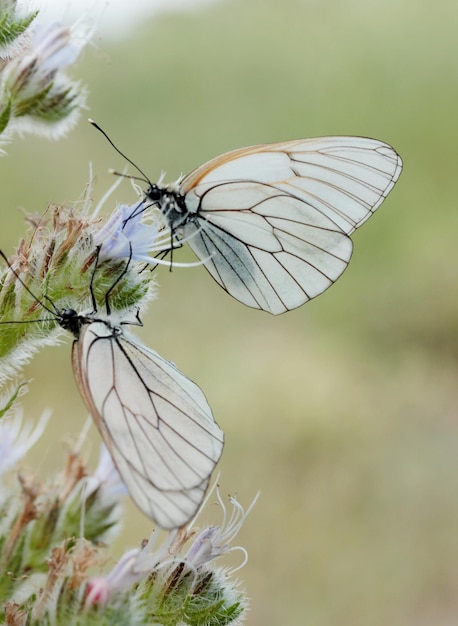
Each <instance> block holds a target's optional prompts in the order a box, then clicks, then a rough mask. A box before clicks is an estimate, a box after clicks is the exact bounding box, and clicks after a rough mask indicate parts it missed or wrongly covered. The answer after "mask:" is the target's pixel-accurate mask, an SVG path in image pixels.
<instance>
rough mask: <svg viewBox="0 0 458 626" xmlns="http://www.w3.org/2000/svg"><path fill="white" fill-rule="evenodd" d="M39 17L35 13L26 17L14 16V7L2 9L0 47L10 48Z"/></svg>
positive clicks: (0, 15)
mask: <svg viewBox="0 0 458 626" xmlns="http://www.w3.org/2000/svg"><path fill="white" fill-rule="evenodd" d="M37 15H38V11H34V12H33V13H31V14H30V15H26V16H25V17H19V16H17V15H15V14H14V7H7V8H6V9H5V8H4V9H0V46H9V45H10V44H12V43H13V42H14V41H15V40H16V39H17V38H18V37H20V36H21V35H22V34H23V33H24V32H25V31H26V30H27V28H28V27H29V26H30V24H31V23H32V22H33V20H34V19H35V18H36V16H37Z"/></svg>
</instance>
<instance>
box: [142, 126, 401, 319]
mask: <svg viewBox="0 0 458 626" xmlns="http://www.w3.org/2000/svg"><path fill="white" fill-rule="evenodd" d="M401 169H402V162H401V158H400V157H399V156H398V154H397V153H396V152H395V150H394V149H393V148H391V146H389V145H387V144H385V143H382V142H381V141H377V140H375V139H367V138H364V137H322V138H315V139H303V140H302V139H300V140H297V141H287V142H285V143H275V144H265V145H259V146H251V147H248V148H241V149H239V150H234V151H232V152H228V153H226V154H222V155H221V156H218V157H216V158H215V159H212V160H211V161H209V162H208V163H205V164H204V165H201V166H200V167H198V168H197V169H196V170H194V171H193V172H191V174H189V175H188V176H186V177H184V178H181V179H179V180H178V181H177V182H176V183H174V184H172V185H169V186H164V185H162V184H161V182H159V183H158V184H150V187H149V188H148V189H147V191H146V192H145V195H146V198H147V199H148V201H150V202H152V203H153V204H155V205H156V206H157V207H158V208H159V209H160V211H161V213H162V214H163V216H164V217H165V219H166V222H167V225H168V227H169V228H170V230H171V232H172V236H173V238H174V241H175V244H178V245H180V242H185V241H186V243H188V245H189V246H190V247H191V249H192V250H193V252H194V253H195V254H196V255H197V256H198V257H199V259H200V260H201V261H202V263H203V265H205V267H206V268H207V270H208V271H209V272H210V274H211V275H212V276H213V278H214V279H215V280H216V281H217V282H218V283H219V284H220V285H221V287H223V289H224V290H225V291H227V292H228V293H229V294H231V296H233V297H234V298H236V299H237V300H240V302H243V304H246V305H247V306H250V307H253V308H256V309H262V310H264V311H268V312H269V313H273V314H274V315H278V314H279V313H284V312H285V311H289V310H291V309H294V308H296V307H298V306H300V305H301V304H304V303H305V302H307V301H308V300H311V299H312V298H314V297H315V296H317V295H319V294H320V293H322V292H323V291H325V290H326V289H327V288H328V287H330V286H331V285H332V284H333V283H334V282H335V281H336V280H337V278H338V277H339V276H340V275H341V274H342V272H343V271H344V270H345V268H346V267H347V265H348V263H349V261H350V258H351V255H352V250H353V243H352V241H351V239H350V237H349V235H351V234H352V233H353V231H354V230H356V228H358V227H359V226H361V224H363V223H364V222H365V221H366V220H367V219H368V218H369V217H370V216H371V215H372V214H373V212H374V211H375V210H376V209H377V208H378V207H379V206H380V204H381V203H382V202H383V200H384V199H385V198H386V196H387V195H388V194H389V192H390V191H391V189H392V188H393V186H394V184H395V182H396V181H397V179H398V178H399V176H400V174H401ZM172 247H173V246H172Z"/></svg>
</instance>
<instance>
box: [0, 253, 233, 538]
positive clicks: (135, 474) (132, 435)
mask: <svg viewBox="0 0 458 626" xmlns="http://www.w3.org/2000/svg"><path fill="white" fill-rule="evenodd" d="M0 255H1V256H2V257H3V258H4V259H5V260H6V262H7V263H8V260H7V259H6V257H5V255H4V254H3V253H2V252H1V251H0ZM12 271H13V272H14V270H12ZM16 276H17V277H18V279H19V280H21V279H20V278H19V276H18V275H17V274H16ZM21 282H22V281H21ZM22 284H23V285H24V287H25V288H26V289H27V290H28V291H30V290H29V289H28V287H27V286H26V285H25V284H24V283H22ZM30 293H31V292H30ZM32 295H33V294H32ZM91 295H92V294H91ZM34 297H35V296H34ZM92 297H93V296H92ZM37 301H38V302H39V303H40V304H41V306H43V308H44V309H46V310H47V311H48V312H50V313H52V314H53V316H54V317H55V319H56V321H57V322H58V323H59V325H60V326H61V327H62V328H64V329H65V330H67V331H69V332H71V333H72V334H73V335H74V337H75V341H74V342H73V349H72V364H73V372H74V375H75V380H76V383H77V385H78V388H79V390H80V392H81V395H82V396H83V399H84V401H85V403H86V405H87V407H88V409H89V411H90V413H91V415H92V417H93V419H94V421H95V424H96V426H97V428H98V430H99V431H100V434H101V436H102V439H103V441H104V442H105V445H106V446H107V448H108V450H109V451H110V453H111V455H112V458H113V461H114V463H115V465H116V466H117V468H118V470H119V473H120V474H121V477H122V479H123V482H124V483H125V485H126V487H127V489H128V491H129V493H130V495H131V497H132V499H133V500H134V502H135V503H136V504H137V506H138V507H139V508H140V509H141V510H142V511H143V512H144V513H145V514H146V515H147V516H149V517H150V518H151V519H153V520H154V521H155V522H156V523H157V524H158V525H159V526H161V527H162V528H178V527H181V526H183V525H184V524H186V523H187V522H188V521H189V520H190V519H191V518H192V517H193V516H194V515H195V513H196V512H197V509H198V508H199V506H200V504H201V502H202V499H203V496H204V494H205V491H206V489H207V486H208V483H209V480H210V476H211V473H212V471H213V469H214V468H215V465H216V463H217V462H218V460H219V458H220V456H221V453H222V450H223V439H224V436H223V432H222V431H221V430H220V428H219V426H218V425H217V423H216V422H215V420H214V418H213V415H212V412H211V409H210V407H209V405H208V402H207V400H206V398H205V396H204V394H203V392H202V391H201V389H200V388H199V387H198V386H197V385H196V384H195V383H193V382H192V381H191V380H189V378H187V377H186V376H185V375H184V374H183V373H182V372H180V371H179V370H178V369H177V368H176V367H175V366H174V365H173V364H172V363H170V362H169V361H167V360H165V359H163V358H162V357H161V356H159V354H157V353H156V352H154V351H153V350H150V349H149V348H147V347H145V346H143V345H142V344H140V343H139V342H138V340H137V339H135V338H134V337H132V336H130V335H129V334H128V333H126V332H125V331H124V326H125V322H122V323H121V324H115V323H114V322H113V321H112V319H111V318H110V316H109V314H107V315H106V316H104V317H101V316H98V314H97V313H96V312H93V313H90V314H88V315H85V314H80V313H77V312H76V311H75V310H73V309H62V310H59V309H57V308H55V307H54V305H52V306H53V308H52V309H51V308H49V307H48V306H47V305H46V304H44V302H42V301H41V302H40V301H39V300H38V299H37ZM48 301H49V300H48ZM93 303H94V309H95V300H94V298H93ZM107 310H108V306H107ZM41 321H43V320H41Z"/></svg>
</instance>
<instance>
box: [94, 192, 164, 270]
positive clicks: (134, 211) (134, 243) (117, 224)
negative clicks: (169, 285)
mask: <svg viewBox="0 0 458 626" xmlns="http://www.w3.org/2000/svg"><path fill="white" fill-rule="evenodd" d="M144 208H146V207H143V203H142V202H137V203H136V204H131V205H130V206H128V205H126V204H121V206H119V207H118V208H117V209H116V210H115V212H114V213H113V214H112V216H111V217H110V218H109V220H108V221H107V223H106V224H105V225H104V226H103V227H102V228H101V229H100V231H99V232H98V233H97V236H96V238H95V244H96V245H100V246H101V249H100V258H111V259H117V258H130V257H131V258H132V259H133V260H134V261H145V262H146V263H150V262H151V257H150V255H149V253H150V252H151V251H153V250H154V246H155V242H156V240H157V238H158V234H159V230H158V226H157V225H156V223H155V221H153V222H151V223H149V224H147V223H145V222H144Z"/></svg>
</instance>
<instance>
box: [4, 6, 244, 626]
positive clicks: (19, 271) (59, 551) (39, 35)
mask: <svg viewBox="0 0 458 626" xmlns="http://www.w3.org/2000/svg"><path fill="white" fill-rule="evenodd" d="M87 40H88V38H87V36H86V35H85V34H84V33H83V34H81V31H80V32H78V29H77V28H67V27H64V26H62V25H60V24H48V25H46V24H42V23H40V22H39V16H38V13H37V12H27V11H25V10H24V9H21V10H19V9H18V6H17V2H16V0H0V143H2V144H4V143H6V142H7V141H9V140H11V138H12V137H13V136H14V134H21V135H22V134H23V133H24V132H25V131H31V132H35V133H39V134H44V135H45V136H48V137H51V138H57V137H60V136H61V135H62V134H63V133H65V132H66V131H67V130H68V129H69V128H71V127H72V126H73V125H74V124H75V121H76V120H77V117H78V114H79V112H80V110H81V108H82V107H84V106H85V97H86V90H85V89H84V88H83V87H82V86H81V85H80V84H79V83H77V82H75V81H73V80H70V79H69V78H68V77H67V74H66V72H67V70H68V68H69V66H70V65H71V64H72V63H73V62H74V61H75V60H76V59H77V57H78V55H79V53H80V51H81V49H82V47H83V45H84V44H85V43H86V42H87ZM115 186H116V185H115ZM91 193H92V187H91V183H90V184H89V186H88V188H87V190H86V193H85V194H84V195H83V197H82V199H81V201H80V202H78V203H76V204H75V205H74V206H72V207H63V206H60V205H56V204H52V205H50V206H49V207H48V208H47V209H46V211H45V212H44V213H43V214H42V215H41V216H39V217H37V215H35V214H33V215H28V216H27V217H26V221H27V224H28V228H29V235H28V237H27V239H25V238H24V239H22V240H21V241H20V242H19V245H18V246H17V248H16V250H15V251H14V252H13V253H12V254H11V253H9V251H7V250H4V249H3V244H2V248H0V255H1V257H2V259H0V394H2V395H1V396H0V623H5V624H8V625H15V626H26V625H27V626H34V625H38V624H40V626H41V625H43V624H45V625H46V624H50V625H51V624H52V625H55V626H59V625H65V626H73V625H75V626H76V625H83V624H84V625H89V626H90V625H91V624H98V625H99V624H107V625H109V624H117V625H122V624H126V626H127V625H135V624H139V625H143V624H162V625H163V626H186V625H189V626H210V625H212V626H219V625H226V624H234V625H236V624H239V623H241V621H242V620H243V619H244V617H245V613H246V605H247V602H246V598H245V594H244V592H243V591H242V590H241V589H240V587H239V585H238V583H237V582H234V580H233V573H234V572H235V570H230V569H227V568H224V567H221V566H220V565H219V563H218V562H217V561H218V560H219V559H220V557H222V556H224V555H225V554H226V553H227V552H230V551H233V550H240V551H241V565H243V564H244V563H245V561H246V551H245V549H244V548H237V547H234V546H233V545H232V542H233V540H234V539H235V536H236V534H237V532H238V530H239V529H240V527H241V525H242V524H243V522H244V520H245V518H246V516H247V514H248V512H249V510H250V509H251V507H250V509H248V511H246V512H245V511H244V510H243V508H242V507H241V505H240V504H239V503H238V502H237V501H236V500H235V499H234V498H231V499H230V505H229V506H230V509H231V513H229V514H228V513H227V512H226V506H225V504H224V502H223V499H222V498H221V496H220V494H219V492H218V490H217V500H218V503H219V507H220V511H221V516H222V520H221V524H220V525H219V526H215V525H212V526H208V527H206V528H205V527H204V528H200V529H199V528H197V527H196V526H195V524H196V521H195V520H193V521H191V522H190V523H189V524H188V525H186V526H184V527H182V528H179V529H178V528H175V529H172V530H170V531H167V532H166V531H161V530H159V529H155V530H153V532H152V533H151V536H150V537H149V538H144V539H139V538H132V540H131V546H130V547H129V549H128V550H127V551H126V552H125V553H124V554H123V555H122V556H121V557H120V559H119V560H118V562H117V563H115V564H114V565H113V563H112V558H111V557H110V554H109V545H110V541H111V540H112V538H113V536H114V535H115V534H116V532H117V531H118V530H119V528H120V527H121V526H122V519H123V506H122V502H123V499H124V496H125V495H126V493H127V490H126V488H125V486H124V484H123V482H122V479H121V477H120V475H119V473H118V471H117V468H116V466H115V465H114V462H113V460H112V458H111V456H110V453H109V452H108V450H107V448H105V447H104V446H102V448H101V451H100V459H99V463H98V465H97V467H96V469H95V470H94V471H91V470H90V468H89V465H88V462H87V459H86V458H85V457H84V455H83V453H82V446H83V443H82V442H83V439H84V438H81V442H79V443H77V444H75V445H74V446H72V447H71V448H69V449H66V450H65V451H64V454H63V456H64V460H63V465H62V469H61V470H60V471H59V472H57V473H56V474H55V475H53V476H51V477H48V478H46V479H43V478H42V477H39V476H38V475H37V474H36V473H35V472H34V471H31V470H29V469H27V470H26V469H24V463H25V459H26V455H27V453H28V451H29V450H30V448H31V447H32V446H33V445H34V444H35V443H36V442H37V440H38V439H39V438H40V437H41V435H42V434H43V432H44V430H45V428H46V425H47V423H48V421H49V419H50V418H51V411H46V412H45V413H44V414H43V415H42V416H41V417H40V418H39V419H38V420H35V421H34V422H31V421H29V420H28V419H26V417H25V416H24V413H23V411H22V409H21V407H20V405H19V401H20V398H21V397H22V395H23V394H24V393H25V392H26V391H27V390H28V385H27V384H26V383H25V382H19V383H18V382H16V381H15V382H14V383H13V384H12V383H11V379H15V377H16V376H17V374H18V373H19V372H20V371H21V368H22V366H23V365H24V364H25V363H26V362H27V361H28V360H29V359H30V358H31V357H32V355H33V354H34V352H35V351H36V350H38V349H39V348H41V347H42V346H45V345H53V344H55V343H56V342H58V341H59V335H60V333H61V332H63V330H62V328H61V326H60V325H59V322H60V321H62V314H63V313H62V312H64V311H67V310H70V309H71V310H73V311H76V312H77V313H78V315H80V314H81V315H82V316H83V315H91V314H94V315H95V314H96V313H97V312H100V314H101V315H102V314H103V315H108V314H109V317H110V320H112V321H113V324H118V323H121V322H122V323H125V322H126V321H127V322H131V321H132V322H134V323H135V322H136V321H138V320H139V313H138V312H139V310H140V309H142V308H143V307H144V305H145V303H147V302H148V301H149V300H150V299H151V298H152V297H153V296H154V295H155V291H156V286H155V282H154V275H153V273H152V272H151V271H150V269H149V268H147V267H146V266H145V263H151V257H152V256H153V257H154V256H155V255H158V256H159V258H158V259H157V262H158V263H161V262H163V261H162V260H161V257H162V253H163V252H164V250H167V249H169V247H170V232H169V230H168V229H167V225H166V224H165V223H164V219H163V216H162V215H161V213H160V212H159V211H158V210H157V209H155V207H154V206H149V205H148V204H147V203H144V201H143V200H139V201H137V202H136V203H134V204H131V205H128V204H120V205H118V206H117V207H116V208H115V210H114V211H113V212H112V214H111V216H109V217H108V218H104V217H103V215H101V212H100V208H101V205H102V204H103V203H104V202H105V200H106V198H107V197H108V195H109V194H107V195H106V197H105V198H104V199H102V201H101V203H99V206H97V207H95V208H93V206H92V200H91ZM177 265H179V264H177ZM54 410H55V409H54ZM132 545H133V546H134V547H132ZM236 569H239V568H236Z"/></svg>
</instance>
